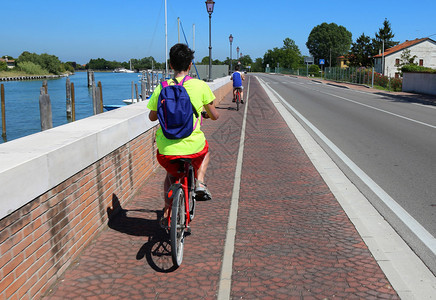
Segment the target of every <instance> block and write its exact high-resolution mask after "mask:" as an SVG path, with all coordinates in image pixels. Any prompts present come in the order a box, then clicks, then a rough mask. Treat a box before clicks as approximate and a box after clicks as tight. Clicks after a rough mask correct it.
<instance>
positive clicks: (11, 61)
mask: <svg viewBox="0 0 436 300" xmlns="http://www.w3.org/2000/svg"><path fill="white" fill-rule="evenodd" d="M0 61H4V62H5V63H6V64H7V66H8V68H9V69H12V68H14V67H15V60H14V59H8V57H7V56H5V58H1V57H0Z"/></svg>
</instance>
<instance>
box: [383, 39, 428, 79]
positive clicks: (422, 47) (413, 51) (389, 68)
mask: <svg viewBox="0 0 436 300" xmlns="http://www.w3.org/2000/svg"><path fill="white" fill-rule="evenodd" d="M406 49H409V50H410V56H414V55H416V56H417V57H416V58H415V63H418V64H419V60H420V59H422V60H423V63H424V64H423V66H424V67H428V68H433V69H436V43H435V42H432V41H430V40H426V41H424V42H421V43H419V44H416V45H413V46H411V47H409V48H406ZM403 51H404V50H402V51H398V52H395V53H393V54H391V55H388V56H385V66H384V69H385V72H384V74H385V75H386V76H389V77H395V73H397V72H398V68H397V67H396V66H395V62H396V60H397V59H400V60H401V55H402V53H403ZM381 63H382V59H381V58H376V59H375V71H376V72H378V73H383V72H382V64H381Z"/></svg>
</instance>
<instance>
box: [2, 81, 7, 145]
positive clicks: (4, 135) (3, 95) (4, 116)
mask: <svg viewBox="0 0 436 300" xmlns="http://www.w3.org/2000/svg"><path fill="white" fill-rule="evenodd" d="M5 107H6V106H5V86H4V84H3V83H2V85H1V108H2V138H3V140H4V141H5V142H6V111H5Z"/></svg>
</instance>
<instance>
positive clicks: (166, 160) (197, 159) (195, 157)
mask: <svg viewBox="0 0 436 300" xmlns="http://www.w3.org/2000/svg"><path fill="white" fill-rule="evenodd" d="M208 151H209V144H208V142H207V141H206V144H205V145H204V148H203V150H201V151H200V152H197V153H194V154H190V155H163V154H160V153H159V150H157V153H156V157H157V161H158V162H159V164H160V165H161V166H162V167H164V168H165V170H167V172H168V173H170V174H171V175H173V176H174V177H179V176H180V175H179V173H178V172H177V171H178V170H179V165H178V164H172V163H171V161H172V160H174V159H178V158H190V159H192V165H193V167H194V170H195V174H196V175H197V170H198V169H199V168H200V166H201V163H202V162H203V159H204V157H205V156H206V154H207V152H208Z"/></svg>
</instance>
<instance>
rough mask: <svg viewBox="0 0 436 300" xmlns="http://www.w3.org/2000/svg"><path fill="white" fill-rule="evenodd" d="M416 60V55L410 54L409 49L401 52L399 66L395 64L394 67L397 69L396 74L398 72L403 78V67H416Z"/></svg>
mask: <svg viewBox="0 0 436 300" xmlns="http://www.w3.org/2000/svg"><path fill="white" fill-rule="evenodd" d="M416 58H417V56H416V55H413V56H412V55H411V54H410V49H404V50H403V52H401V56H400V62H399V64H395V66H396V67H397V69H398V72H400V74H401V76H403V67H404V66H417V65H418V64H417V63H416V62H415V59H416Z"/></svg>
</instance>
